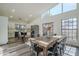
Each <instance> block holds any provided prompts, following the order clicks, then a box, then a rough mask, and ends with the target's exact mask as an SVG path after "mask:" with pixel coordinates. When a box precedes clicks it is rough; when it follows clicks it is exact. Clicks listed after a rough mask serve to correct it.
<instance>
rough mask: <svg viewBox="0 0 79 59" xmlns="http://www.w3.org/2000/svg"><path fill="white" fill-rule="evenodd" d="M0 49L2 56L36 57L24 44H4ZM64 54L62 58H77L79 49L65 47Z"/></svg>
mask: <svg viewBox="0 0 79 59" xmlns="http://www.w3.org/2000/svg"><path fill="white" fill-rule="evenodd" d="M0 48H2V49H3V50H4V52H2V53H3V54H1V53H0V55H3V56H36V55H35V54H33V53H32V52H31V50H30V48H29V46H28V45H26V44H25V43H20V42H18V43H13V44H6V45H3V46H0ZM5 50H7V51H5ZM10 50H11V51H10ZM0 52H1V51H0ZM64 52H65V53H64V55H63V56H79V48H77V47H72V46H65V51H64ZM42 55H43V53H41V54H40V56H42Z"/></svg>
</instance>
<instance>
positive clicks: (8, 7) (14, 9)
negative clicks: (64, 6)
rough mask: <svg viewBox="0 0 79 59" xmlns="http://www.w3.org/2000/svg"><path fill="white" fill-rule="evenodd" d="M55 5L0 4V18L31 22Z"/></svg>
mask: <svg viewBox="0 0 79 59" xmlns="http://www.w3.org/2000/svg"><path fill="white" fill-rule="evenodd" d="M56 4H57V3H0V16H7V17H9V20H22V21H24V22H27V23H29V22H31V21H32V20H33V19H36V18H37V17H39V16H40V15H41V13H43V12H44V11H46V10H48V9H49V8H51V7H54V6H55V5H56Z"/></svg>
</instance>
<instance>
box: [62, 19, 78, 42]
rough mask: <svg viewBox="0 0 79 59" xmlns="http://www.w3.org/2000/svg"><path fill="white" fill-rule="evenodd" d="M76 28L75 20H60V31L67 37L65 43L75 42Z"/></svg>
mask: <svg viewBox="0 0 79 59" xmlns="http://www.w3.org/2000/svg"><path fill="white" fill-rule="evenodd" d="M77 26H78V25H77V18H70V19H66V20H62V27H61V31H62V35H65V36H66V37H67V42H72V41H73V42H77V35H78V34H77V28H78V27H77ZM68 44H70V43H68Z"/></svg>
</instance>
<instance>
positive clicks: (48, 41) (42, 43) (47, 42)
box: [30, 36, 65, 56]
mask: <svg viewBox="0 0 79 59" xmlns="http://www.w3.org/2000/svg"><path fill="white" fill-rule="evenodd" d="M30 39H31V40H32V41H33V42H34V43H35V44H37V45H38V46H39V47H41V48H42V49H43V55H44V56H47V55H48V54H47V52H48V48H50V47H51V46H53V45H54V44H55V43H56V42H60V41H61V40H63V39H65V36H52V37H37V38H30Z"/></svg>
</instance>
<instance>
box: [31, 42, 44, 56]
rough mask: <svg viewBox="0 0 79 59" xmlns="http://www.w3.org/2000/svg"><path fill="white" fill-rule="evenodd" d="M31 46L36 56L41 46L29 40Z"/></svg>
mask: <svg viewBox="0 0 79 59" xmlns="http://www.w3.org/2000/svg"><path fill="white" fill-rule="evenodd" d="M31 48H32V51H34V52H35V53H36V55H37V56H38V55H39V53H40V52H42V51H43V49H42V48H40V47H39V46H38V45H37V44H35V43H33V42H32V41H31Z"/></svg>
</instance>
